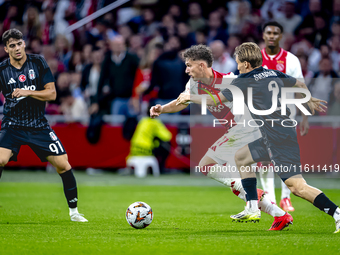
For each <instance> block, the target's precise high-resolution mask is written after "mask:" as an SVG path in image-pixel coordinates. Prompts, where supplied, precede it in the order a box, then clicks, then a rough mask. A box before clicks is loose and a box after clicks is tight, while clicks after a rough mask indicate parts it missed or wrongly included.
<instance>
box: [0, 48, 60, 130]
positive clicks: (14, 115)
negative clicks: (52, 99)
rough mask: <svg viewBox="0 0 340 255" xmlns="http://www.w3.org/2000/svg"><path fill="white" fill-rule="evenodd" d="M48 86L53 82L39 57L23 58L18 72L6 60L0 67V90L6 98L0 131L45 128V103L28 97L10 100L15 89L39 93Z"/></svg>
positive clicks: (47, 126)
mask: <svg viewBox="0 0 340 255" xmlns="http://www.w3.org/2000/svg"><path fill="white" fill-rule="evenodd" d="M49 82H54V78H53V75H52V73H51V70H50V68H49V67H48V65H47V63H46V61H45V59H44V58H43V57H42V56H40V55H34V54H27V60H26V62H25V63H24V65H23V66H22V67H21V69H17V68H15V67H14V66H12V65H11V63H10V60H9V59H7V60H5V61H3V62H2V63H0V89H1V91H2V93H3V95H4V97H5V98H6V102H5V105H4V118H3V120H2V124H1V127H2V128H5V127H19V128H20V127H23V128H37V129H45V128H49V125H48V122H47V120H46V118H45V116H44V115H45V105H46V102H43V101H40V100H37V99H34V98H32V97H21V98H12V93H13V91H14V90H15V89H16V88H20V89H26V90H36V91H39V90H43V89H44V86H45V85H46V84H47V83H49Z"/></svg>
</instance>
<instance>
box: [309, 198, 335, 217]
mask: <svg viewBox="0 0 340 255" xmlns="http://www.w3.org/2000/svg"><path fill="white" fill-rule="evenodd" d="M313 205H314V206H315V207H317V208H319V209H320V210H321V211H323V212H325V213H327V214H329V215H330V216H332V217H333V215H334V212H335V210H336V208H337V206H336V204H334V203H333V202H332V201H331V200H329V198H328V197H327V196H326V195H325V194H324V193H321V194H319V195H318V196H317V197H316V198H315V199H314V203H313Z"/></svg>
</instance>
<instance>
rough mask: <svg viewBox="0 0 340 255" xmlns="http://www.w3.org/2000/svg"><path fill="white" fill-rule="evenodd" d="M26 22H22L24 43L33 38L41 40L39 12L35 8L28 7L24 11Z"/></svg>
mask: <svg viewBox="0 0 340 255" xmlns="http://www.w3.org/2000/svg"><path fill="white" fill-rule="evenodd" d="M26 15H27V17H26V20H25V22H24V28H23V34H24V38H25V40H26V41H30V40H31V39H33V38H38V39H41V36H42V27H41V23H40V20H39V11H38V9H37V7H35V6H29V7H28V8H27V10H26Z"/></svg>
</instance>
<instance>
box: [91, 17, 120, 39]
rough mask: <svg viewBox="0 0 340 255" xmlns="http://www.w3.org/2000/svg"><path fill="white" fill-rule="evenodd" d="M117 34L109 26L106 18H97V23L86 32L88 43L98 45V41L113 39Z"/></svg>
mask: <svg viewBox="0 0 340 255" xmlns="http://www.w3.org/2000/svg"><path fill="white" fill-rule="evenodd" d="M116 35H117V32H115V31H114V30H113V29H112V28H110V27H109V23H108V22H107V21H106V20H104V19H99V20H96V25H95V26H94V27H93V28H92V29H91V30H90V31H87V33H86V38H87V43H90V44H92V45H96V42H97V41H101V40H104V41H107V40H112V39H113V38H114V37H115V36H116Z"/></svg>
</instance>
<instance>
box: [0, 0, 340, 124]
mask: <svg viewBox="0 0 340 255" xmlns="http://www.w3.org/2000/svg"><path fill="white" fill-rule="evenodd" d="M112 2H113V1H110V0H81V1H80V0H79V1H76V0H59V1H54V0H45V1H43V0H35V1H25V3H23V1H15V0H13V1H6V0H1V1H0V14H1V15H0V17H1V18H0V19H1V20H0V21H1V25H0V30H1V34H2V33H3V32H4V31H6V30H8V29H10V28H18V29H19V30H21V31H23V33H24V37H25V38H24V39H25V41H26V51H27V53H34V54H41V55H43V56H44V58H45V59H46V61H47V63H48V65H49V66H50V68H51V70H52V73H53V75H54V77H55V80H56V87H57V92H58V93H57V94H58V96H57V100H56V101H55V102H51V103H49V104H48V106H47V108H46V112H47V114H64V115H65V116H67V117H68V118H69V119H70V120H72V119H77V118H79V117H83V116H90V115H94V114H122V115H125V116H134V115H137V114H139V113H142V112H145V111H146V109H147V108H148V103H149V102H150V101H151V100H152V104H154V103H161V104H164V103H166V102H168V101H171V100H173V99H175V98H176V97H177V95H179V94H180V93H181V92H182V91H183V90H184V88H185V84H186V82H187V80H188V78H189V77H188V76H187V75H186V74H185V72H184V70H185V64H184V62H183V60H182V59H181V57H180V54H179V53H180V52H181V51H182V50H183V49H186V48H188V47H190V46H191V45H194V44H200V43H202V44H207V45H209V46H210V47H211V49H212V51H213V55H214V59H215V60H214V64H213V68H215V69H216V70H218V71H220V72H224V73H227V72H235V71H236V62H235V60H234V59H233V57H232V56H233V53H234V49H235V47H236V46H238V45H239V44H241V43H242V42H246V41H250V42H256V43H258V44H259V45H260V47H261V48H263V47H264V42H263V39H262V25H263V23H264V22H266V21H269V20H276V21H278V22H279V23H281V24H282V25H283V27H284V33H283V39H282V40H281V44H282V45H281V47H282V48H283V49H285V50H288V51H290V52H292V53H293V54H295V55H296V56H297V57H298V58H299V60H300V63H301V67H302V71H303V75H304V78H305V80H306V83H307V84H308V85H309V87H310V90H311V92H312V95H313V96H314V97H317V98H320V99H324V100H327V101H328V102H329V108H328V112H327V114H328V115H340V79H336V78H339V75H340V0H333V1H321V0H299V1H295V0H249V1H248V0H233V1H226V0H219V1H216V0H204V1H189V0H182V1H175V0H174V1H170V0H169V1H160V0H133V1H129V2H127V3H126V4H124V5H122V6H120V7H119V8H117V9H114V10H112V11H109V12H107V13H106V14H104V15H102V16H101V17H99V18H98V19H96V20H93V21H91V22H89V23H88V24H86V25H84V26H82V27H80V28H78V29H76V30H74V31H73V32H71V33H67V32H66V28H67V27H68V26H70V25H72V24H74V23H75V22H77V21H79V20H81V19H82V18H84V17H86V16H88V15H90V14H92V13H94V12H95V11H97V10H99V9H101V8H103V7H105V6H107V5H108V4H110V3H112ZM7 57H8V56H7V54H6V53H5V51H4V49H3V45H1V47H0V60H1V61H2V60H4V59H6V58H7ZM1 100H2V101H3V97H2V99H1Z"/></svg>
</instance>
